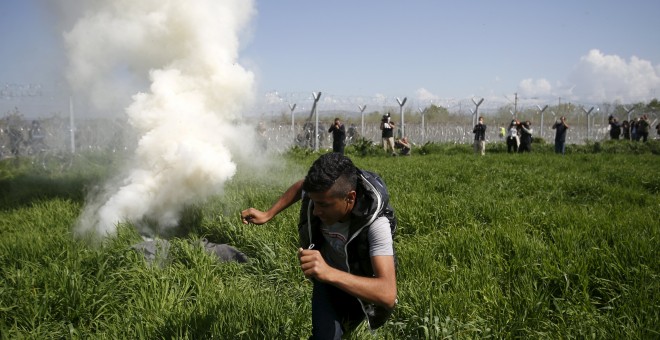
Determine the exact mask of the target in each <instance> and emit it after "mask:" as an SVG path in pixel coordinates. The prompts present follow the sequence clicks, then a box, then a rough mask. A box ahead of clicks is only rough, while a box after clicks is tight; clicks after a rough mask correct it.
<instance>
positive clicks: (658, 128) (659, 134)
mask: <svg viewBox="0 0 660 340" xmlns="http://www.w3.org/2000/svg"><path fill="white" fill-rule="evenodd" d="M655 131H656V132H657V133H658V138H660V123H658V125H656V126H655Z"/></svg>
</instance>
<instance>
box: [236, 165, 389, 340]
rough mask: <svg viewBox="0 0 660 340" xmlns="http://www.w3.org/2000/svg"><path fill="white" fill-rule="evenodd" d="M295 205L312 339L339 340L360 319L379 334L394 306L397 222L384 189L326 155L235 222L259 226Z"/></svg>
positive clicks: (374, 179) (376, 180)
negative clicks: (263, 204) (264, 205)
mask: <svg viewBox="0 0 660 340" xmlns="http://www.w3.org/2000/svg"><path fill="white" fill-rule="evenodd" d="M300 199H302V204H301V208H300V221H299V224H298V233H299V236H300V248H298V261H299V263H300V268H301V269H302V271H303V274H304V275H305V277H307V278H309V279H311V281H312V283H313V285H314V287H313V289H312V337H311V338H310V339H341V338H342V336H343V335H348V334H347V333H350V332H351V331H352V330H354V329H355V328H356V327H357V326H358V325H359V324H360V323H361V322H362V321H363V320H365V319H366V320H367V321H368V325H369V328H371V329H372V330H373V329H376V328H378V327H380V326H382V325H383V324H385V322H386V321H387V319H388V318H389V317H390V315H391V314H392V311H393V310H394V307H395V305H396V303H397V299H396V295H397V288H396V269H395V262H394V245H393V242H392V236H393V234H394V231H395V230H396V217H395V216H394V211H393V210H392V208H391V206H390V205H389V193H388V192H387V188H386V186H385V183H384V182H383V181H382V179H381V178H380V177H378V176H377V175H376V174H374V173H371V172H369V171H365V170H361V169H358V168H356V167H355V165H354V164H353V162H352V161H351V160H350V159H349V158H348V157H346V156H344V155H341V154H338V153H334V152H333V153H327V154H324V155H322V156H321V157H319V158H318V159H317V160H316V161H315V162H314V163H313V164H312V166H311V167H310V169H309V171H308V172H307V176H306V177H305V178H304V179H303V180H300V181H298V182H296V183H294V184H293V185H291V186H290V187H289V189H287V190H286V191H285V192H284V193H283V194H282V195H281V196H280V198H279V199H278V200H277V201H276V202H275V203H274V204H273V205H272V206H271V207H270V208H269V209H268V210H266V211H260V210H257V209H255V208H249V209H246V210H243V211H242V212H241V220H242V221H243V223H244V224H249V223H254V224H264V223H266V222H268V221H270V220H271V219H272V218H273V217H275V215H277V214H278V213H280V212H281V211H282V210H284V209H286V208H287V207H289V206H291V205H292V204H293V203H295V202H297V201H298V200H300Z"/></svg>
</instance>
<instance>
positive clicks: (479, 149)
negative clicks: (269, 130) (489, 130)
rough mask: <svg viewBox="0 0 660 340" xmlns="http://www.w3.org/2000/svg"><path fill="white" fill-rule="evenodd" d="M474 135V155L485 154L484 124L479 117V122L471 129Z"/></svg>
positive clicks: (482, 118)
mask: <svg viewBox="0 0 660 340" xmlns="http://www.w3.org/2000/svg"><path fill="white" fill-rule="evenodd" d="M472 132H473V133H474V153H481V155H482V156H483V155H485V154H486V124H484V117H479V122H477V125H475V126H474V129H472Z"/></svg>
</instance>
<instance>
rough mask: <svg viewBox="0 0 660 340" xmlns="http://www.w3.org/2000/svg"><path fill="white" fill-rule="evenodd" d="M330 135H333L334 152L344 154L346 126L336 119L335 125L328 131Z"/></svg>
mask: <svg viewBox="0 0 660 340" xmlns="http://www.w3.org/2000/svg"><path fill="white" fill-rule="evenodd" d="M328 133H332V152H339V153H340V154H344V145H345V144H344V141H345V140H346V127H344V124H342V123H341V120H339V118H335V123H334V124H332V126H331V127H330V129H328Z"/></svg>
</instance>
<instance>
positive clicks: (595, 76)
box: [518, 49, 660, 102]
mask: <svg viewBox="0 0 660 340" xmlns="http://www.w3.org/2000/svg"><path fill="white" fill-rule="evenodd" d="M659 87H660V65H655V66H654V65H653V64H652V63H651V62H650V61H648V60H643V59H640V58H638V57H635V56H633V57H631V58H630V60H629V61H626V60H625V59H623V58H621V57H619V56H618V55H605V54H603V53H602V52H601V51H599V50H597V49H593V50H591V51H589V53H587V55H585V56H582V57H581V58H580V61H579V63H578V64H577V65H576V66H575V68H574V69H573V71H572V72H571V73H570V74H569V75H568V80H567V82H566V83H561V82H557V83H556V84H555V85H554V86H553V85H552V84H551V83H550V82H549V81H548V80H546V79H544V78H539V79H531V78H528V79H524V80H522V81H521V82H520V84H519V85H518V88H519V92H520V93H521V95H523V96H525V97H556V96H559V97H567V98H571V99H572V100H576V101H589V102H600V101H606V102H611V101H621V102H638V101H649V100H651V99H653V96H654V94H655V92H656V90H657V89H658V88H659Z"/></svg>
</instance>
